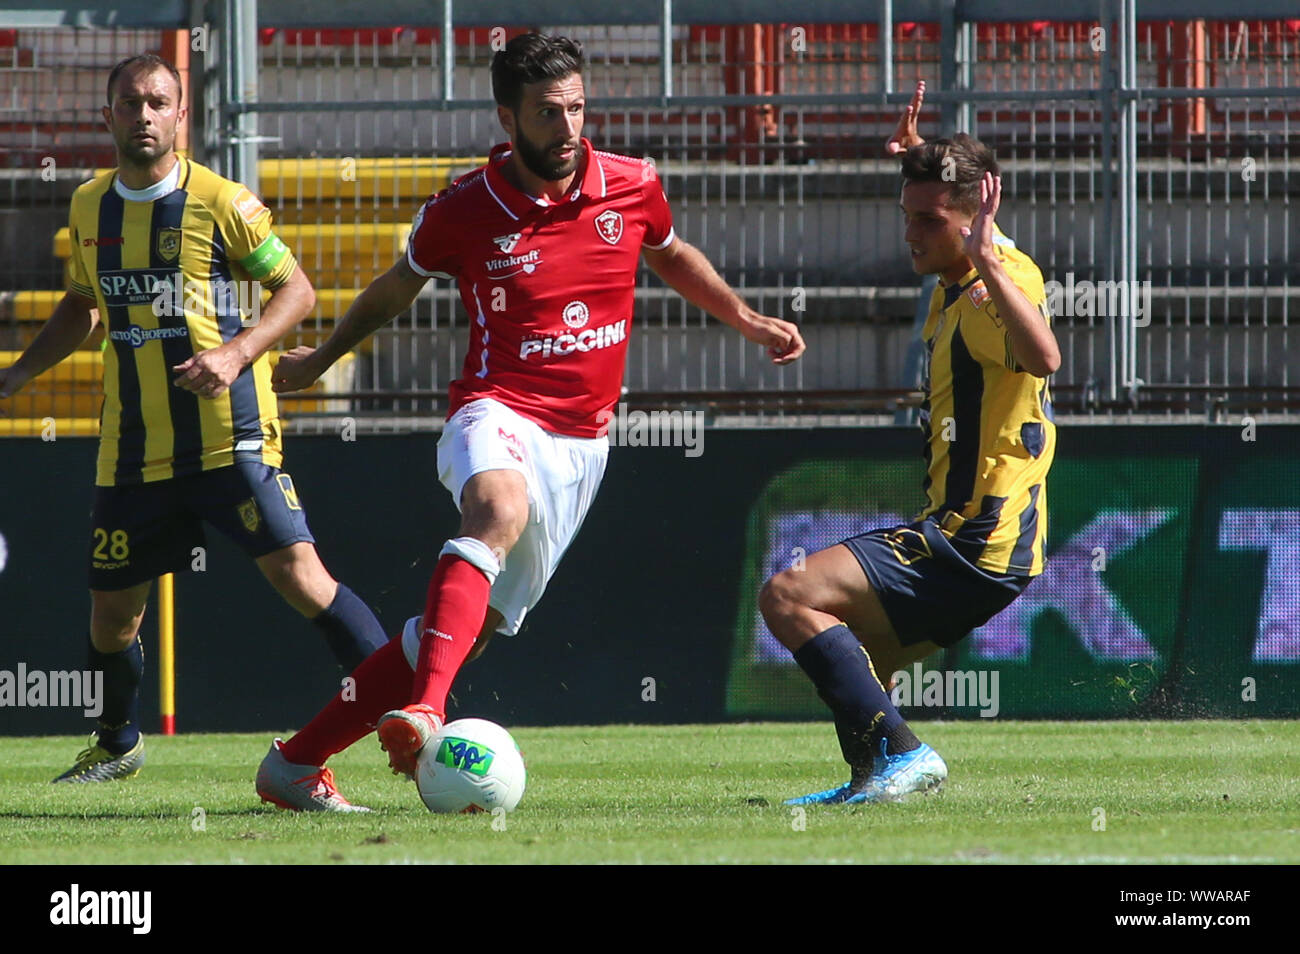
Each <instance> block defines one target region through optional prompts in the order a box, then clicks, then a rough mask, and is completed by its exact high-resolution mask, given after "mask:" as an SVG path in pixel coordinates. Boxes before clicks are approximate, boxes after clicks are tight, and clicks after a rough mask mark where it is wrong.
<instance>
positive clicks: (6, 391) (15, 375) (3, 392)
mask: <svg viewBox="0 0 1300 954" xmlns="http://www.w3.org/2000/svg"><path fill="white" fill-rule="evenodd" d="M27 380H28V378H27V375H25V374H23V373H22V371H20V370H19V369H18V368H17V367H14V366H12V365H11V366H10V367H7V368H0V401H3V400H4V399H5V398H7V397H13V396H14V395H15V394H17V393H18V392H19V391H20V390H22V387H23V385H24V384H26V383H27ZM8 416H9V411H8V410H7V409H6V408H5V406H4V405H3V404H0V417H8Z"/></svg>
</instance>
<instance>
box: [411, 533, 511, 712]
mask: <svg viewBox="0 0 1300 954" xmlns="http://www.w3.org/2000/svg"><path fill="white" fill-rule="evenodd" d="M491 591H492V584H491V583H489V582H488V578H487V577H486V576H484V575H483V571H482V570H480V569H479V568H478V567H476V566H474V564H472V563H470V562H468V561H467V560H465V559H463V558H462V557H459V556H456V555H454V554H451V553H448V554H447V555H446V556H444V557H442V559H440V560H439V561H438V565H437V567H436V568H435V569H434V571H433V579H431V580H430V581H429V596H428V599H427V601H426V602H425V607H424V631H423V634H422V635H421V637H420V662H419V665H418V666H416V668H415V682H414V684H413V685H412V686H411V697H410V700H409V701H410V702H411V703H412V704H414V703H423V704H424V705H427V706H431V707H432V708H433V710H434V711H435V712H437V713H438V714H439V715H440V716H445V714H446V712H447V693H448V692H449V691H450V690H451V683H452V680H454V679H455V678H456V673H457V672H458V671H459V670H460V667H461V664H463V663H464V662H465V657H466V656H468V655H469V652H470V650H471V649H473V648H474V643H475V641H476V640H477V639H478V634H479V632H480V631H481V630H482V629H483V621H484V619H486V618H487V608H488V596H489V594H490V593H491Z"/></svg>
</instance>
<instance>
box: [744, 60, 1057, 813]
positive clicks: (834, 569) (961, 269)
mask: <svg viewBox="0 0 1300 954" xmlns="http://www.w3.org/2000/svg"><path fill="white" fill-rule="evenodd" d="M924 90H925V88H924V84H919V85H918V87H917V92H916V95H915V96H914V97H913V99H912V103H911V105H910V106H909V107H908V108H907V111H906V112H905V113H904V116H903V118H902V120H901V122H900V124H899V130H898V132H896V133H895V136H894V138H893V139H891V140H890V144H889V146H888V147H887V148H888V151H889V152H890V153H891V154H895V155H898V156H899V158H900V159H901V162H902V173H903V190H902V200H901V205H902V210H903V218H904V221H905V223H906V233H905V241H906V242H907V245H908V248H909V250H910V252H911V260H912V267H913V269H914V270H915V271H916V272H917V273H918V274H922V275H938V276H939V287H938V288H936V289H935V292H934V296H933V297H932V298H931V301H930V312H929V316H928V318H927V320H926V323H925V328H924V330H923V331H922V337H923V339H924V343H925V348H926V354H927V358H928V364H927V372H926V376H925V378H926V380H925V384H924V391H925V402H924V404H923V405H922V413H921V428H922V431H923V434H924V439H925V457H926V464H927V473H926V477H925V481H924V484H923V490H924V491H925V494H926V497H927V501H926V505H925V508H924V509H923V510H922V512H921V513H920V515H919V516H918V517H917V519H916V520H915V521H914V522H913V523H911V524H907V525H904V526H901V527H888V528H883V529H879V530H873V531H871V532H869V533H864V534H862V535H860V536H857V537H852V538H850V539H848V540H844V541H842V542H841V543H839V544H836V545H835V546H833V547H830V548H828V549H826V550H821V551H819V552H818V553H815V554H813V555H812V556H811V557H809V558H808V559H807V562H806V566H804V567H803V568H800V569H789V570H785V571H783V572H781V573H778V574H777V575H776V576H774V577H773V578H772V579H770V580H769V581H768V582H767V584H766V585H765V586H764V587H763V590H762V592H761V594H760V595H759V608H760V610H761V611H762V613H763V618H764V619H765V620H766V621H767V624H768V627H769V628H770V629H771V631H772V633H773V635H775V636H776V638H777V639H778V640H780V641H781V644H782V645H784V646H785V647H786V648H787V649H789V650H790V652H791V653H792V654H793V655H794V659H795V662H797V663H798V664H799V666H800V667H801V668H802V669H803V670H804V672H805V673H806V674H807V675H808V677H809V678H810V679H811V680H812V681H813V684H814V685H815V686H816V687H817V692H818V694H819V695H820V696H821V698H822V700H823V701H824V702H825V703H826V704H827V706H829V708H830V710H831V713H832V715H833V716H834V719H835V729H836V734H837V735H838V737H839V743H840V750H841V752H842V754H843V756H844V760H845V761H846V762H847V763H848V766H849V776H850V777H849V781H848V782H846V783H845V784H843V785H840V786H839V787H837V788H833V789H828V790H826V791H822V792H814V793H813V794H811V795H805V796H802V797H800V798H794V799H791V800H790V801H788V802H787V803H786V804H789V805H815V804H858V803H864V802H882V801H890V800H894V799H897V798H901V797H902V796H905V795H907V794H908V793H910V792H916V791H927V790H931V789H934V788H936V787H938V786H939V785H940V784H941V783H942V782H943V780H944V779H945V778H947V775H948V768H947V765H946V764H945V763H944V760H943V759H942V758H941V757H940V756H939V754H938V753H937V752H935V751H934V749H932V748H931V747H930V746H928V745H926V744H925V743H923V742H921V741H920V740H919V739H918V738H917V737H916V736H915V734H913V732H912V730H911V729H910V728H909V727H908V724H907V722H906V721H905V720H904V719H903V717H902V716H901V715H900V714H899V712H898V710H897V709H896V708H895V707H894V705H893V702H892V701H891V699H890V697H889V693H888V691H887V688H886V686H885V684H884V683H883V682H882V677H883V679H884V680H888V679H889V678H890V676H891V674H892V673H894V672H896V671H898V670H899V669H901V668H903V667H904V666H907V665H909V664H911V663H913V662H916V661H917V660H920V659H923V658H925V657H926V656H928V655H930V654H931V653H934V652H937V651H938V650H939V649H941V648H944V647H947V646H951V645H953V644H954V643H956V642H957V641H958V640H960V639H962V638H964V637H965V636H966V635H967V634H968V633H969V632H970V631H971V630H972V629H974V628H976V627H977V626H980V625H981V624H983V623H984V622H986V621H987V620H988V619H989V618H990V617H992V616H993V615H994V614H996V613H997V612H999V611H1000V610H1002V609H1003V608H1004V607H1006V606H1007V605H1008V604H1009V603H1010V602H1011V601H1012V600H1014V599H1015V598H1016V597H1017V596H1018V595H1020V593H1021V592H1022V591H1023V590H1024V588H1025V587H1026V586H1027V585H1028V584H1029V582H1030V580H1032V579H1033V578H1034V577H1035V576H1037V575H1038V574H1040V573H1041V572H1042V570H1043V555H1044V554H1043V551H1044V547H1045V544H1046V537H1047V489H1046V487H1047V471H1048V468H1049V467H1050V466H1051V463H1052V456H1053V453H1054V451H1055V447H1056V426H1055V424H1054V423H1053V421H1052V405H1051V399H1050V397H1049V395H1048V388H1047V377H1048V376H1049V375H1051V374H1052V373H1053V372H1054V371H1055V370H1056V369H1057V367H1059V366H1060V363H1061V357H1060V351H1059V349H1058V347H1057V344H1056V338H1055V336H1054V335H1053V334H1052V330H1051V327H1050V324H1049V319H1050V313H1049V312H1048V310H1047V303H1046V296H1045V294H1044V289H1043V277H1042V274H1041V273H1040V272H1039V270H1038V267H1037V266H1036V265H1035V264H1034V262H1033V260H1032V259H1030V257H1029V256H1028V255H1026V254H1025V253H1024V252H1021V251H1020V250H1019V249H1017V248H1016V247H1015V245H1014V244H1013V243H1012V242H1011V240H1010V239H1008V238H1006V236H1004V235H1003V234H1002V233H1001V232H999V231H998V230H997V227H996V226H995V225H994V216H996V215H997V211H998V206H999V203H1000V201H1001V196H1002V180H1001V178H1000V176H999V175H998V165H997V161H996V160H995V159H994V157H993V153H992V151H991V150H989V148H988V147H987V146H985V145H984V144H983V143H981V142H979V141H978V140H977V139H973V138H971V137H970V136H966V135H957V136H954V137H952V138H951V139H940V140H937V141H935V142H930V143H927V142H924V141H923V140H921V138H920V137H919V136H918V135H916V118H917V114H918V113H919V112H920V106H921V101H922V99H923V97H924Z"/></svg>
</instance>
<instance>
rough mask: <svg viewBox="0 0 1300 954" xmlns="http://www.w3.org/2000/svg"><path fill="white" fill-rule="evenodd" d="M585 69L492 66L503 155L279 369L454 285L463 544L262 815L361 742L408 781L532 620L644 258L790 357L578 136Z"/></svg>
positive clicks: (793, 349) (282, 770) (309, 372)
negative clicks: (451, 699) (499, 642)
mask: <svg viewBox="0 0 1300 954" xmlns="http://www.w3.org/2000/svg"><path fill="white" fill-rule="evenodd" d="M582 68H583V55H582V50H581V48H580V47H579V46H578V44H576V43H574V42H573V41H571V40H568V39H566V38H563V37H547V36H541V35H538V34H526V35H523V36H519V37H516V38H514V39H513V40H511V41H510V43H509V44H508V45H507V46H506V48H505V49H504V50H502V51H500V52H498V53H497V54H496V56H495V57H494V58H493V61H492V92H493V96H494V98H495V99H496V102H497V117H498V119H499V120H500V122H501V125H502V126H503V128H504V129H505V131H506V133H507V134H508V136H509V137H510V141H509V143H507V144H503V145H499V146H497V147H495V148H494V149H492V151H491V155H490V158H489V160H488V163H487V165H486V166H484V167H483V168H481V169H478V170H476V171H474V172H472V173H469V174H468V175H466V176H464V177H462V178H460V179H458V180H457V181H456V182H455V183H454V184H452V185H451V186H450V187H449V188H448V189H446V190H445V191H443V192H442V193H440V194H439V195H437V196H435V197H434V198H432V199H430V200H429V201H428V202H427V203H426V204H425V205H424V207H423V209H421V211H420V213H419V214H418V215H417V216H416V220H415V228H414V231H413V232H412V234H411V239H410V244H409V246H408V248H407V253H406V256H405V257H404V258H402V259H401V260H400V261H398V262H397V263H396V264H395V265H394V266H393V267H392V269H390V270H389V271H388V272H387V273H386V274H385V275H383V276H381V277H380V278H379V279H377V280H376V281H375V282H374V283H373V284H372V285H371V286H370V287H369V288H368V289H366V291H365V292H363V293H362V294H361V296H360V297H359V298H358V299H357V300H356V302H355V303H354V304H353V305H352V307H351V308H350V309H349V311H348V313H347V315H346V316H345V317H344V319H343V321H342V322H341V323H340V324H339V326H338V327H337V329H336V330H335V332H334V334H333V335H332V336H331V337H330V339H329V340H328V341H327V342H326V343H325V344H324V345H322V346H321V348H320V349H319V350H317V351H313V350H311V349H305V348H304V349H295V350H294V351H292V352H290V353H289V354H287V355H285V356H284V357H283V358H282V359H281V360H280V363H279V364H278V365H277V367H276V371H275V376H274V377H275V387H276V388H277V389H278V390H293V389H297V388H302V387H306V386H308V385H309V384H311V382H313V381H315V380H316V378H317V377H319V376H320V375H321V374H322V373H323V372H324V371H325V369H326V368H328V367H329V366H330V365H331V364H332V363H334V362H335V361H337V360H338V359H339V358H340V357H342V356H343V355H344V354H346V353H347V352H348V351H349V350H350V349H352V348H353V347H355V346H356V345H357V344H358V343H360V342H361V341H362V340H364V339H365V337H366V336H367V335H369V334H371V333H372V332H374V331H375V330H376V329H378V328H379V327H381V326H382V325H384V324H385V323H387V322H388V321H389V320H390V319H391V318H392V317H393V316H395V315H397V314H399V313H400V312H402V311H404V310H406V309H407V308H408V307H409V306H410V304H411V302H412V301H413V300H414V298H415V296H416V295H417V294H418V293H419V291H420V289H421V288H422V287H423V286H424V284H425V283H426V282H427V281H428V279H429V278H430V277H431V276H435V275H436V276H440V277H444V278H451V277H454V278H455V279H456V281H457V283H458V286H459V290H460V296H461V300H462V301H463V302H464V304H465V308H466V310H467V311H468V312H469V314H470V316H471V319H472V325H471V329H472V330H471V333H470V347H469V352H468V355H467V357H466V361H465V366H464V369H463V371H462V374H461V377H460V379H459V380H457V381H456V382H454V383H453V384H452V386H451V392H450V408H449V417H448V420H447V424H446V427H445V429H444V431H443V434H442V438H441V440H440V441H439V442H438V477H439V479H440V480H441V481H442V483H443V484H444V486H446V488H447V489H448V490H449V491H450V492H451V494H452V498H453V500H455V502H456V504H457V505H458V507H459V508H460V511H461V526H460V532H459V535H458V536H456V537H455V538H454V539H451V540H448V541H447V542H446V544H445V545H443V547H442V550H441V554H440V556H439V560H438V564H437V566H436V568H435V570H434V573H433V578H432V580H431V581H430V583H429V588H428V594H427V601H426V603H425V608H424V614H423V616H422V617H416V618H414V619H412V620H410V621H409V622H408V623H407V625H406V627H405V629H404V631H403V633H402V635H401V638H400V639H394V640H392V641H391V642H390V643H389V644H388V645H387V646H385V647H384V648H383V649H381V650H379V652H377V653H375V654H374V655H373V656H371V657H370V658H369V659H368V660H366V662H365V663H363V664H362V665H361V666H360V667H359V668H358V669H357V671H356V673H355V674H354V675H355V679H356V685H355V701H353V700H352V699H351V698H350V697H348V698H345V697H344V696H343V695H340V696H338V697H336V699H335V700H334V701H333V702H332V703H330V704H329V705H328V706H327V707H326V708H325V709H324V710H323V711H322V712H321V713H320V714H319V715H318V716H317V717H316V718H315V719H313V720H312V722H311V723H310V724H309V725H307V726H306V727H305V728H304V729H303V730H302V731H301V732H299V733H298V734H297V735H296V736H294V737H293V738H292V739H290V740H289V741H288V742H285V743H281V741H280V740H278V739H277V740H275V742H273V743H272V746H271V751H270V752H269V753H268V754H267V757H266V759H265V760H264V761H263V763H262V769H261V771H260V772H259V773H258V779H257V789H258V793H259V794H260V795H261V796H262V797H263V798H264V799H266V800H268V801H274V802H277V803H279V804H286V803H289V804H292V805H296V806H299V807H305V808H308V809H314V810H337V809H339V808H343V807H345V806H346V803H345V802H342V798H341V796H339V795H338V794H337V792H335V791H334V790H333V786H332V782H331V780H330V777H329V775H328V774H327V773H328V770H325V769H323V768H322V766H323V765H324V762H325V760H326V759H327V758H329V757H330V756H331V755H333V754H334V753H336V752H339V751H341V750H342V749H343V748H345V747H347V746H348V745H351V744H352V743H353V742H355V741H357V740H358V739H360V738H362V737H363V736H365V735H367V734H368V733H369V732H370V731H371V730H373V729H375V728H376V727H377V728H378V733H379V738H380V743H381V745H382V746H383V747H384V748H385V750H386V751H387V752H388V758H389V764H390V766H391V767H392V769H393V771H394V772H397V773H401V774H404V775H407V776H408V777H410V776H412V775H413V773H414V771H415V766H416V758H417V756H418V755H419V752H420V750H421V749H422V748H423V746H424V744H425V743H426V742H427V741H428V739H429V738H430V737H431V736H432V735H433V733H434V732H435V731H436V730H437V729H438V728H439V727H440V726H441V724H442V722H443V720H444V719H445V718H446V700H447V693H448V690H449V689H450V687H451V684H452V680H453V679H454V678H455V676H456V673H457V671H458V670H459V669H460V667H461V664H462V663H463V662H464V661H465V660H466V659H467V658H468V657H469V656H470V653H471V651H473V650H476V649H477V650H479V651H481V649H482V647H483V645H484V644H485V642H486V640H487V639H488V638H489V637H490V636H491V635H492V634H493V633H495V632H501V633H506V634H514V633H516V632H517V631H518V630H519V627H520V625H521V624H522V622H523V620H524V616H525V614H526V613H527V612H528V611H529V610H530V609H531V608H532V607H534V606H535V605H537V602H538V600H539V599H540V598H541V596H542V592H543V590H544V589H545V588H546V584H547V581H548V580H549V579H550V577H551V575H552V574H553V573H554V571H555V568H556V566H557V564H558V563H559V560H560V557H561V556H562V555H563V553H564V551H565V549H566V548H567V547H568V546H569V544H570V542H571V541H572V540H573V538H574V535H575V534H576V533H577V531H578V527H579V526H580V525H581V524H582V521H583V518H584V517H585V515H586V513H587V510H588V508H589V507H590V505H591V502H592V500H593V498H594V497H595V494H596V490H597V488H598V487H599V485H600V480H601V476H602V475H603V473H604V470H605V459H606V455H607V453H608V447H609V445H608V438H607V437H606V436H605V432H606V430H607V429H608V424H609V420H610V418H611V417H612V415H613V411H614V407H615V405H616V403H617V401H618V397H619V391H620V386H621V383H622V377H623V366H624V362H625V357H626V352H627V341H628V334H629V330H630V328H629V326H630V325H631V320H632V306H633V291H634V283H635V279H636V273H637V265H638V261H639V260H640V258H641V257H642V256H644V258H645V260H646V263H647V264H648V265H649V266H650V267H651V268H652V269H653V270H654V271H655V272H656V273H657V274H658V275H659V276H660V277H661V278H662V279H663V280H664V281H665V282H666V283H667V284H668V285H670V286H672V287H673V288H674V289H676V290H677V291H678V292H679V293H681V295H682V296H683V297H685V298H686V299H687V300H689V301H691V302H692V303H694V304H696V305H698V306H699V307H701V308H703V309H704V310H705V311H707V312H709V313H710V314H712V315H714V316H715V317H717V318H718V319H720V320H721V321H723V322H724V323H726V324H728V325H730V326H731V327H733V328H735V329H736V330H737V331H739V332H740V333H741V334H742V335H744V337H746V338H747V339H749V340H750V341H753V342H756V343H758V344H760V345H762V346H764V347H765V348H767V350H768V353H769V354H770V356H771V357H772V360H773V361H774V362H775V363H776V364H787V363H789V362H791V361H793V360H795V359H796V358H797V357H799V355H800V354H801V353H802V352H803V349H804V344H803V340H802V338H801V337H800V335H799V331H798V329H797V328H796V327H795V326H794V325H793V324H790V323H789V322H785V321H781V320H779V319H777V318H770V317H766V316H764V315H760V314H757V313H756V312H754V311H753V310H752V309H750V308H749V307H747V306H746V305H745V303H744V302H743V301H741V300H740V298H739V297H737V296H736V294H735V293H734V292H733V291H732V290H731V289H730V288H729V287H728V286H727V284H726V283H725V282H724V281H723V280H722V279H721V278H720V277H719V276H718V274H717V273H716V272H715V271H714V270H713V267H712V266H711V265H710V264H709V262H708V260H707V259H706V258H705V257H704V256H703V254H701V253H700V252H699V251H698V250H697V249H695V248H694V247H692V246H690V245H688V244H687V243H686V242H684V241H682V240H681V239H680V238H678V237H677V236H676V235H675V234H674V232H673V226H672V217H671V214H670V212H669V208H668V202H667V200H666V198H665V197H664V193H663V187H662V185H661V183H660V181H659V177H658V175H656V173H655V170H654V167H653V165H651V164H650V163H649V162H647V161H643V160H640V159H633V158H629V157H627V156H619V155H614V154H611V153H607V152H600V151H597V150H596V149H594V148H593V147H592V145H591V143H590V142H588V141H587V140H586V139H584V138H582V126H583V114H584V109H585V105H586V97H585V94H584V90H583V81H582ZM507 554H508V559H505V558H506V555H507ZM503 559H504V560H505V562H504V565H503ZM296 792H302V793H305V799H304V798H303V797H301V796H297V795H295V793H296ZM304 802H308V803H306V804H305V803H304ZM340 803H342V804H340Z"/></svg>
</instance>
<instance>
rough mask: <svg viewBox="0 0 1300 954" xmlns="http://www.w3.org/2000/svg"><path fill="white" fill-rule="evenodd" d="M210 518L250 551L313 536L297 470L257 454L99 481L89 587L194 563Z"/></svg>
mask: <svg viewBox="0 0 1300 954" xmlns="http://www.w3.org/2000/svg"><path fill="white" fill-rule="evenodd" d="M204 521H207V522H208V523H210V524H212V526H214V527H216V528H217V529H218V530H220V531H221V532H222V533H224V534H225V535H226V536H227V537H229V538H230V539H231V540H233V541H234V542H235V543H236V544H237V545H238V546H239V547H240V548H242V549H243V550H244V552H245V553H247V554H248V555H249V556H250V557H253V558H257V557H261V556H265V555H266V554H268V553H274V552H275V551H276V550H281V549H283V548H284V547H287V546H289V545H291V544H294V543H304V542H305V543H314V542H315V538H314V537H312V535H311V530H309V529H308V527H307V514H306V513H305V512H304V511H303V509H302V504H301V503H300V502H299V501H298V492H297V491H296V490H295V489H294V486H293V478H291V477H290V476H289V475H288V474H286V473H284V472H283V471H281V470H279V469H277V468H275V467H269V466H267V465H266V464H262V463H258V462H255V461H242V462H240V463H236V464H232V465H231V466H229V467H219V468H217V469H216V470H208V471H204V472H203V473H200V474H191V475H189V476H186V477H174V478H172V479H170V480H157V481H152V482H150V483H147V484H130V485H126V486H121V487H96V488H95V504H94V509H93V510H92V511H91V524H90V525H91V530H90V588H91V589H92V590H124V589H126V588H127V587H130V586H135V585H136V584H137V583H144V582H145V581H146V580H152V579H153V578H154V577H157V576H161V575H162V574H164V573H177V572H183V571H185V570H189V569H191V568H192V566H193V564H194V562H195V560H196V558H197V554H195V552H194V548H195V547H202V546H204V545H205V537H204V535H203V523H204Z"/></svg>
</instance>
